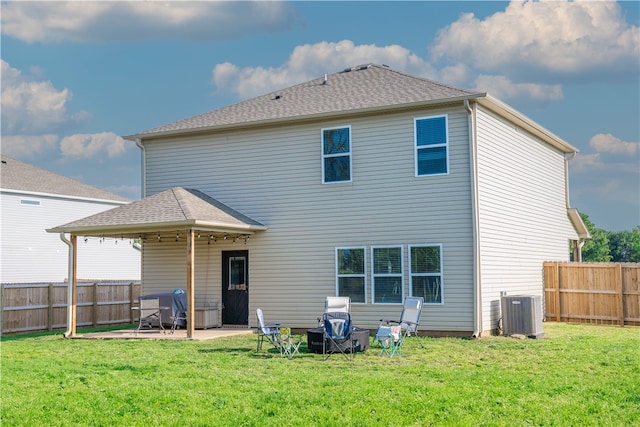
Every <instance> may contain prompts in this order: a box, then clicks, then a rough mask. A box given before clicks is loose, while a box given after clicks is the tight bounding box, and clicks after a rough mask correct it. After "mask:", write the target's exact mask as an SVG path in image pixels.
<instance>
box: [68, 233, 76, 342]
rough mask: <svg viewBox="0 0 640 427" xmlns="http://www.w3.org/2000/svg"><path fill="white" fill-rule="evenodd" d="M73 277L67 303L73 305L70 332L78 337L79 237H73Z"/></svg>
mask: <svg viewBox="0 0 640 427" xmlns="http://www.w3.org/2000/svg"><path fill="white" fill-rule="evenodd" d="M71 258H73V261H72V263H71V277H69V285H70V286H71V301H67V304H71V325H69V331H70V332H71V336H72V337H75V336H76V329H77V328H76V325H77V324H78V319H77V317H76V314H77V308H78V296H77V294H78V284H77V272H78V236H76V235H75V234H72V235H71Z"/></svg>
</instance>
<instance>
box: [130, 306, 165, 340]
mask: <svg viewBox="0 0 640 427" xmlns="http://www.w3.org/2000/svg"><path fill="white" fill-rule="evenodd" d="M139 310H140V317H139V319H138V329H136V335H137V334H138V331H140V329H142V328H143V326H148V327H150V328H151V327H152V326H153V324H154V323H155V322H156V321H157V322H158V324H159V325H160V329H162V331H163V332H164V333H165V334H166V333H167V331H165V329H164V326H163V325H162V314H161V312H160V298H147V299H141V300H140V307H139Z"/></svg>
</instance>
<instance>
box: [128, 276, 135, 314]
mask: <svg viewBox="0 0 640 427" xmlns="http://www.w3.org/2000/svg"><path fill="white" fill-rule="evenodd" d="M134 301H135V298H134V294H133V282H130V283H129V323H133V302H134Z"/></svg>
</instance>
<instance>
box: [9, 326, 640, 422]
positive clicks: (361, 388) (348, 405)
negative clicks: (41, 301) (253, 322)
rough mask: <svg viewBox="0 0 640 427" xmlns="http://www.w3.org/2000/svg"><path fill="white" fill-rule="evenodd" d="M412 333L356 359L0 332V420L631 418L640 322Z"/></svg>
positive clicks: (244, 342)
mask: <svg viewBox="0 0 640 427" xmlns="http://www.w3.org/2000/svg"><path fill="white" fill-rule="evenodd" d="M544 332H545V338H544V339H540V340H530V339H527V340H518V339H514V338H505V337H489V338H482V339H478V340H468V339H460V338H423V344H424V349H422V348H420V346H419V345H418V344H417V343H416V341H415V338H410V339H409V340H408V341H406V342H405V346H404V352H403V356H402V357H401V358H396V357H394V358H392V359H389V358H386V357H379V356H378V350H377V349H376V348H371V349H369V350H368V351H366V352H364V353H358V354H357V355H356V357H355V360H354V361H353V362H348V361H347V360H346V359H345V358H344V357H342V356H341V355H334V356H332V357H331V358H329V360H326V361H325V360H324V359H323V356H322V355H318V354H313V353H307V350H306V344H303V346H302V347H301V353H302V354H301V355H300V357H296V358H294V359H292V360H289V359H286V358H285V359H282V358H280V356H279V354H278V353H275V351H274V350H273V349H271V350H269V349H268V348H267V346H268V344H266V345H265V347H264V350H263V351H262V352H260V353H257V352H256V351H255V344H256V336H255V335H245V336H238V337H233V338H220V339H216V340H212V341H204V342H203V341H198V342H196V341H146V340H140V341H136V340H123V341H118V340H65V339H64V338H62V334H61V333H56V334H39V335H23V336H9V337H3V339H2V347H1V353H2V355H1V356H2V357H1V361H2V366H1V368H2V377H1V388H0V391H1V398H2V422H1V424H2V426H7V427H8V426H44V425H46V426H84V425H91V426H131V425H136V426H137V425H139V426H147V425H156V426H209V425H224V426H242V425H245V426H285V425H286V426H309V425H311V426H333V425H335V426H338V425H340V426H425V425H447V426H481V425H498V426H528V425H544V426H549V425H555V426H589V425H594V426H595V425H597V426H602V425H604V426H629V425H640V424H639V421H638V420H640V329H639V328H632V327H625V328H621V327H615V326H589V325H584V326H581V325H566V324H559V323H545V324H544Z"/></svg>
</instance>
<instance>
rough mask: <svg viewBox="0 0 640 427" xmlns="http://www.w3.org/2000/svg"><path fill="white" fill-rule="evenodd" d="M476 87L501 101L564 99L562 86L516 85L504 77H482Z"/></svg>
mask: <svg viewBox="0 0 640 427" xmlns="http://www.w3.org/2000/svg"><path fill="white" fill-rule="evenodd" d="M475 86H476V90H478V91H481V92H488V93H490V94H491V95H493V96H495V97H496V98H500V99H511V100H514V99H527V100H531V101H534V102H538V103H540V102H542V103H545V102H548V101H557V100H559V99H562V98H563V93H562V86H561V85H557V84H556V85H550V84H542V83H514V82H512V81H511V80H510V79H508V78H507V77H504V76H486V75H480V76H478V77H477V78H476V80H475Z"/></svg>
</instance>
